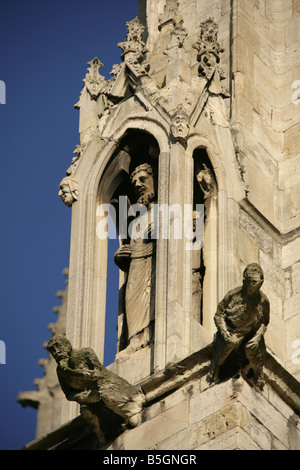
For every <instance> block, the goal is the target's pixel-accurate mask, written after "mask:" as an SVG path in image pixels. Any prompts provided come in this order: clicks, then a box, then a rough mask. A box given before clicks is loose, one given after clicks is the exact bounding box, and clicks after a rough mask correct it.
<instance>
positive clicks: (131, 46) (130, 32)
mask: <svg viewBox="0 0 300 470" xmlns="http://www.w3.org/2000/svg"><path fill="white" fill-rule="evenodd" d="M126 26H127V36H126V40H125V41H124V42H119V44H118V47H120V48H121V49H122V50H123V54H122V56H121V58H122V59H123V60H124V57H125V55H126V54H127V53H128V52H134V53H135V54H136V53H138V54H140V55H143V53H144V52H145V43H144V41H143V34H144V30H145V27H144V26H143V25H142V24H141V22H140V20H139V19H138V18H134V19H133V20H131V21H128V22H127V23H126Z"/></svg>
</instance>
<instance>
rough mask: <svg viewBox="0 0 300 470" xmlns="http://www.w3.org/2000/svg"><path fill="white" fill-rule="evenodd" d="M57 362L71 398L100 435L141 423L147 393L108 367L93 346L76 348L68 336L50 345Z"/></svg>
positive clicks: (111, 434)
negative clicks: (141, 412) (103, 363)
mask: <svg viewBox="0 0 300 470" xmlns="http://www.w3.org/2000/svg"><path fill="white" fill-rule="evenodd" d="M47 349H48V351H49V352H50V353H51V354H52V356H53V358H54V359H55V361H56V362H57V376H58V380H59V383H60V385H61V388H62V391H63V392H64V394H65V396H66V398H67V400H69V401H75V402H77V403H79V404H80V412H81V415H82V416H83V418H84V419H85V420H86V421H87V422H88V423H89V424H90V425H91V427H92V429H93V431H94V432H95V433H96V434H97V436H98V437H99V438H100V440H101V438H103V437H104V438H110V437H112V436H113V434H115V433H116V432H120V431H121V430H122V429H124V427H126V426H130V427H134V426H136V425H138V424H139V416H140V415H139V413H140V411H141V410H142V407H143V403H144V393H143V391H142V390H141V388H140V387H138V386H133V385H131V384H130V383H129V382H127V381H126V380H124V379H122V378H121V377H119V376H118V375H116V374H114V373H113V372H111V371H109V370H108V369H106V368H105V367H104V366H103V365H102V364H101V363H100V361H99V360H98V358H97V356H96V354H95V352H94V351H93V350H92V349H90V348H82V349H73V348H72V345H71V343H70V341H69V340H68V339H67V338H66V336H64V335H55V336H53V337H52V338H50V340H49V342H48V344H47Z"/></svg>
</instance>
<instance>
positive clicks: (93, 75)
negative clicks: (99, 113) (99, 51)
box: [83, 57, 105, 100]
mask: <svg viewBox="0 0 300 470" xmlns="http://www.w3.org/2000/svg"><path fill="white" fill-rule="evenodd" d="M88 65H89V68H88V73H87V74H86V76H85V78H84V79H83V82H84V83H85V85H86V88H87V90H88V92H89V93H90V95H91V97H92V99H93V100H96V99H97V97H98V96H99V94H100V93H101V91H102V90H103V87H104V86H105V78H104V77H103V76H102V75H100V73H99V68H102V67H103V64H102V62H101V61H100V60H99V59H98V58H97V57H95V58H94V59H92V60H90V62H88Z"/></svg>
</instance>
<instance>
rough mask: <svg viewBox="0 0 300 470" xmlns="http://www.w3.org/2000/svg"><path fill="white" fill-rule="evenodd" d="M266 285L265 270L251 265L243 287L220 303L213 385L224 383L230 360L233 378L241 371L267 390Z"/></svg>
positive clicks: (246, 272) (209, 378)
mask: <svg viewBox="0 0 300 470" xmlns="http://www.w3.org/2000/svg"><path fill="white" fill-rule="evenodd" d="M263 281H264V275H263V271H262V269H261V267H260V266H259V265H258V264H256V263H252V264H249V265H248V266H247V267H246V268H245V270H244V275H243V285H242V286H241V287H237V288H236V289H233V290H231V291H229V292H228V293H227V294H226V295H225V297H224V299H223V300H222V301H221V302H220V303H219V305H218V308H217V312H216V314H215V324H216V327H217V332H216V334H215V337H214V341H213V346H214V352H213V357H212V361H211V369H210V373H209V376H208V380H209V381H210V382H211V383H217V382H218V381H219V380H220V379H221V376H222V371H221V368H222V367H224V369H226V367H225V361H226V360H227V373H228V370H229V374H232V373H234V372H236V371H237V370H241V372H242V374H243V375H244V376H245V377H246V378H247V379H249V380H250V381H251V382H252V383H253V384H254V385H255V386H256V387H257V388H259V389H262V388H263V385H264V378H263V357H264V353H265V342H264V334H265V332H266V329H267V325H268V323H269V310H270V305H269V301H268V299H267V297H266V296H265V295H264V294H263V293H262V292H261V291H260V288H261V286H262V284H263ZM223 372H224V371H223ZM225 374H226V372H225ZM223 376H224V374H223Z"/></svg>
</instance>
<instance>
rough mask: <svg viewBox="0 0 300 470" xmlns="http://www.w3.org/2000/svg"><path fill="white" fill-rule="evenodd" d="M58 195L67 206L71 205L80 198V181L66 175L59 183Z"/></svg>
mask: <svg viewBox="0 0 300 470" xmlns="http://www.w3.org/2000/svg"><path fill="white" fill-rule="evenodd" d="M58 195H59V196H60V197H61V198H62V201H63V203H64V204H65V205H66V206H68V207H71V206H72V204H73V202H74V201H77V199H78V181H77V180H76V179H75V178H70V177H69V176H66V177H65V178H64V179H63V180H62V181H61V182H60V184H59V188H58Z"/></svg>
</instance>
